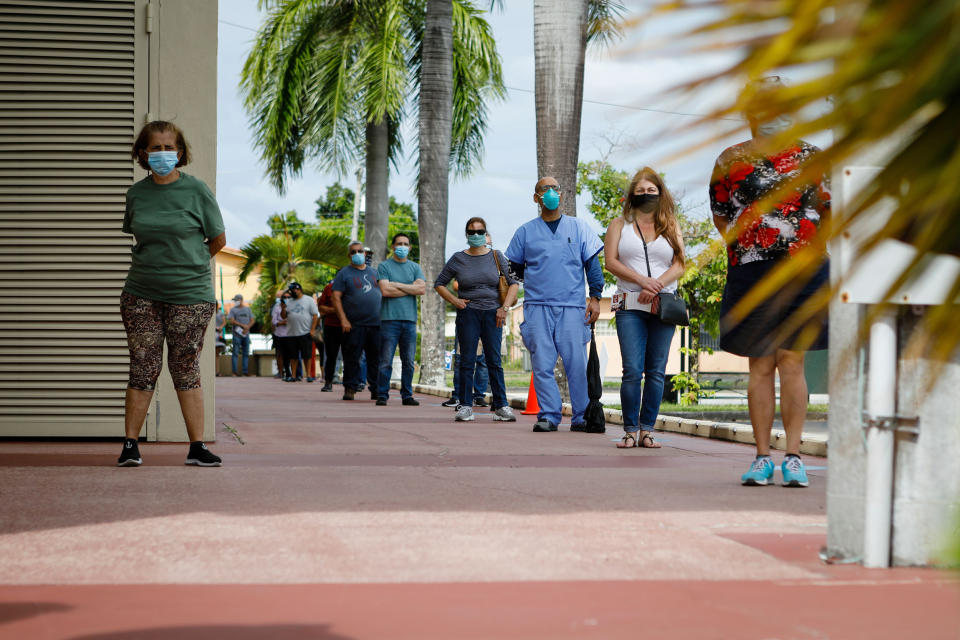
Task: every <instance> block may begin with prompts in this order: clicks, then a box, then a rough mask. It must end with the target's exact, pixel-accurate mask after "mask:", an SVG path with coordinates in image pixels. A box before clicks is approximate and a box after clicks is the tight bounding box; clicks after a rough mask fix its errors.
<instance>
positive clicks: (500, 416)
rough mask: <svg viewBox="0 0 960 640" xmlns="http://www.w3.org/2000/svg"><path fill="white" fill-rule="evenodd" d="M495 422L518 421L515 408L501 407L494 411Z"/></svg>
mask: <svg viewBox="0 0 960 640" xmlns="http://www.w3.org/2000/svg"><path fill="white" fill-rule="evenodd" d="M493 420H494V422H516V421H517V416H515V415H513V409H511V408H510V407H500V408H499V409H497V410H496V411H494V412H493Z"/></svg>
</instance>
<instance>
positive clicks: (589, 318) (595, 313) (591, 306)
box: [583, 298, 600, 324]
mask: <svg viewBox="0 0 960 640" xmlns="http://www.w3.org/2000/svg"><path fill="white" fill-rule="evenodd" d="M599 317H600V301H599V300H597V299H596V298H590V301H589V302H587V312H586V313H585V314H583V319H584V320H586V322H585V323H584V324H593V323H594V322H596V321H597V318H599Z"/></svg>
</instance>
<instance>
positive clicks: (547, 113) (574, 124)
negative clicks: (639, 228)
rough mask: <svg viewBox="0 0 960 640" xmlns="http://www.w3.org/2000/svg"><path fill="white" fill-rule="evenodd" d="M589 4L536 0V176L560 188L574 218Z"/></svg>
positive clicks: (580, 0)
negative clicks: (550, 181) (555, 183)
mask: <svg viewBox="0 0 960 640" xmlns="http://www.w3.org/2000/svg"><path fill="white" fill-rule="evenodd" d="M587 2H588V0H535V1H534V3H533V51H534V65H535V72H536V83H535V88H536V102H537V176H538V177H543V176H553V177H554V178H556V179H557V181H559V182H560V187H561V188H562V189H563V192H564V193H563V202H562V203H561V204H560V212H561V213H563V214H565V215H568V216H575V215H577V208H576V204H577V203H576V183H577V158H578V157H579V155H580V114H581V111H582V107H583V64H584V56H585V54H586V50H587Z"/></svg>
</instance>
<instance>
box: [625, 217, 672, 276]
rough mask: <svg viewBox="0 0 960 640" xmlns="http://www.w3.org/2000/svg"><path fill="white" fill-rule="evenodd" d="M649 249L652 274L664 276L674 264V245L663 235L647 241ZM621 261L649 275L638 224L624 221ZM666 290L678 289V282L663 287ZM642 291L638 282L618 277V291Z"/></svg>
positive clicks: (640, 272) (641, 273)
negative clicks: (638, 233) (638, 232)
mask: <svg viewBox="0 0 960 640" xmlns="http://www.w3.org/2000/svg"><path fill="white" fill-rule="evenodd" d="M647 251H648V252H649V255H650V275H652V276H653V277H654V278H657V277H659V276H662V275H663V274H664V273H666V272H667V270H668V269H669V268H670V265H672V264H673V247H671V246H670V243H669V242H667V239H666V238H665V237H663V236H662V235H660V236H657V239H656V240H654V241H653V242H647ZM617 252H618V257H619V259H620V262H622V263H623V264H625V265H627V266H628V267H630V268H631V269H633V270H634V271H636V272H637V273H639V274H640V275H642V276H645V275H647V262H646V260H644V257H643V241H642V240H640V236H638V235H637V226H636V224H634V223H632V222H630V223H628V222H626V221H624V223H623V230H622V231H621V232H620V244H618V245H617ZM663 290H664V291H676V290H677V282H676V281H673V282H671V283H670V284H668V285H667V286H666V287H664V288H663ZM627 291H635V292H639V291H640V285H638V284H637V283H636V282H628V281H626V280H623V279H622V278H617V292H618V293H624V292H627Z"/></svg>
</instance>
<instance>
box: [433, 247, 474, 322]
mask: <svg viewBox="0 0 960 640" xmlns="http://www.w3.org/2000/svg"><path fill="white" fill-rule="evenodd" d="M455 259H456V254H454V255H453V256H452V257H451V258H450V259H449V260H447V264H445V265H443V269H441V270H440V273H439V275H437V279H436V281H435V282H434V283H433V290H434V291H436V292H437V293H438V294H439V295H440V297H441V298H443V299H444V300H446V301H447V302H449V303H450V304H452V305H453V306H454V308H455V309H463V308H465V307H466V306H467V304H468V303H469V302H470V301H469V300H466V299H464V298H460V297H458V296H455V295H453V293H452V292H451V291H450V290H449V289H447V284H448V283H449V282H450V281H451V280H453V279H454V277H455V276H456V271H455V269H454V266H453V261H454V260H455Z"/></svg>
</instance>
